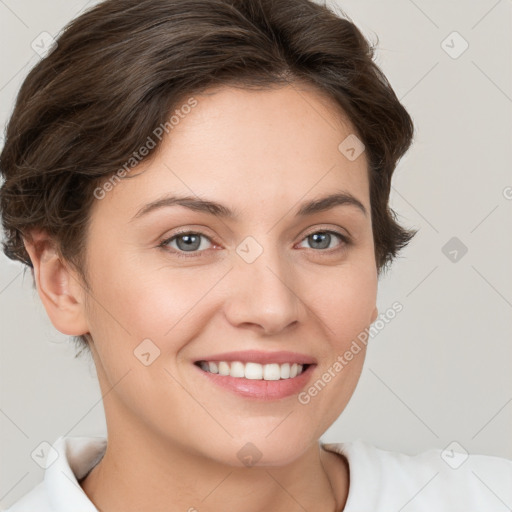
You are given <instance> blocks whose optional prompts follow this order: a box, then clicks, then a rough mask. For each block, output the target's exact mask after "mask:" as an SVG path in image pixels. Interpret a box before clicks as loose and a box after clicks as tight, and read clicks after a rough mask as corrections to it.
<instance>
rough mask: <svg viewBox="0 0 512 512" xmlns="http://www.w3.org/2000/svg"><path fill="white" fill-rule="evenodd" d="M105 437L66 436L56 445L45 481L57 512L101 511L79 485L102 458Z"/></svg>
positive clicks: (105, 441) (56, 442)
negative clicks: (79, 481) (71, 511)
mask: <svg viewBox="0 0 512 512" xmlns="http://www.w3.org/2000/svg"><path fill="white" fill-rule="evenodd" d="M106 447H107V439H106V438H104V437H63V436H60V437H59V438H58V439H57V440H56V441H55V443H54V444H53V447H52V449H53V450H54V451H53V452H52V454H53V458H55V461H54V462H53V463H52V464H51V465H50V466H49V467H47V468H46V471H45V475H44V481H45V485H46V488H47V490H48V497H49V499H50V502H51V504H52V507H53V508H54V509H55V512H70V510H73V512H98V511H97V509H96V507H95V506H94V504H93V503H92V502H91V500H89V498H88V497H87V495H86V494H85V492H84V491H83V489H82V487H81V486H80V484H79V483H78V480H80V479H81V478H82V477H84V476H85V475H86V474H87V473H88V472H89V470H91V469H92V468H93V467H94V466H95V465H96V464H97V463H98V462H99V461H100V459H101V458H102V457H103V455H104V453H105V450H106Z"/></svg>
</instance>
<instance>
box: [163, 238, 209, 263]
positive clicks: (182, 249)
mask: <svg viewBox="0 0 512 512" xmlns="http://www.w3.org/2000/svg"><path fill="white" fill-rule="evenodd" d="M203 240H208V241H209V242H210V243H212V242H211V240H210V238H209V237H207V236H206V235H205V234H203V233H197V232H194V231H185V232H182V233H178V234H176V235H174V236H172V237H171V238H167V239H166V240H163V241H162V242H161V243H160V245H159V247H162V248H166V247H168V246H169V245H170V244H172V243H174V242H176V246H171V248H172V249H173V251H172V252H173V253H174V254H176V255H177V256H179V257H185V258H188V257H194V256H201V254H200V253H201V252H203V251H204V250H205V249H207V248H208V247H206V248H205V246H204V245H205V244H203V243H202V242H203ZM199 249H201V250H199ZM184 253H192V254H184ZM194 253H199V254H194Z"/></svg>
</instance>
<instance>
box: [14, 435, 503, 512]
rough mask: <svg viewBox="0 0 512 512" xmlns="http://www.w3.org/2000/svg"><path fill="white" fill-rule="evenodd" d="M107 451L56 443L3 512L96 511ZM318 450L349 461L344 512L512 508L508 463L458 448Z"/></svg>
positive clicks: (94, 445)
mask: <svg viewBox="0 0 512 512" xmlns="http://www.w3.org/2000/svg"><path fill="white" fill-rule="evenodd" d="M106 445H107V440H106V438H101V437H63V436H61V437H59V438H58V439H57V441H55V443H54V444H53V448H54V449H55V451H53V450H50V451H49V453H48V458H47V462H46V464H45V466H47V468H46V470H45V474H44V480H43V481H42V482H40V483H39V484H38V485H36V486H35V487H34V488H33V489H32V490H31V491H29V492H28V493H27V494H25V495H24V496H23V497H22V498H21V499H20V500H18V501H17V502H16V503H15V504H14V505H12V506H11V507H10V508H9V509H7V512H98V511H97V509H96V508H95V506H94V505H93V503H92V502H91V501H90V500H89V499H88V497H87V495H86V494H85V493H84V492H83V490H82V488H81V487H80V484H79V483H78V481H79V480H80V479H81V478H82V477H84V476H85V475H86V474H87V473H88V471H89V470H90V469H92V468H93V467H94V466H95V465H96V464H97V463H98V462H99V461H100V460H101V457H102V456H103V454H104V452H105V448H106ZM321 445H322V446H323V447H324V448H325V449H326V450H329V451H332V452H336V453H342V454H343V455H345V457H346V458H347V460H348V464H349V471H350V487H349V493H348V498H347V503H346V505H345V508H344V512H390V511H394V512H398V511H403V512H427V511H428V512H505V511H507V510H510V509H511V507H512V460H508V459H505V458H501V457H494V456H490V455H469V456H468V455H467V454H466V453H462V450H461V449H460V448H461V447H460V445H457V444H456V443H452V445H453V447H455V449H456V450H455V451H454V450H451V449H447V450H444V451H442V450H440V449H431V450H427V451H424V452H422V453H420V454H419V455H406V454H404V453H400V452H391V451H387V450H382V449H380V448H377V447H376V446H373V445H371V444H369V443H367V442H365V441H361V440H357V441H351V442H346V443H328V444H326V443H323V442H321ZM452 445H450V447H451V446H452ZM458 447H460V448H459V451H457V448H458ZM50 457H52V459H51V460H50Z"/></svg>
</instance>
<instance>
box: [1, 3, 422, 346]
mask: <svg viewBox="0 0 512 512" xmlns="http://www.w3.org/2000/svg"><path fill="white" fill-rule="evenodd" d="M374 49H375V47H373V46H372V45H371V44H370V43H369V42H368V41H367V40H366V39H365V37H364V36H363V35H362V33H361V32H360V31H359V30H358V28H357V27H356V26H355V25H354V24H353V23H352V21H351V20H350V18H349V17H348V16H347V15H346V14H345V13H342V16H340V15H338V14H336V13H334V12H333V11H331V10H330V9H329V8H327V7H325V6H322V5H319V4H316V3H314V2H313V1H310V0H279V1H275V0H142V1H141V0H124V1H119V0H107V1H104V2H102V3H100V4H98V5H97V6H95V7H94V8H92V9H91V10H89V11H87V12H85V13H84V14H82V15H81V16H79V17H78V18H76V19H75V20H73V21H72V22H71V23H70V24H69V25H68V26H67V27H66V29H65V30H64V32H63V33H62V35H61V36H60V37H59V38H58V39H57V46H56V48H55V49H54V50H53V52H51V53H50V54H49V55H48V56H46V58H44V59H42V60H41V61H40V62H39V63H38V64H37V65H36V66H35V67H34V68H33V69H32V70H31V71H30V73H29V74H28V76H27V78H26V79H25V81H24V82H23V85H22V87H21V89H20V91H19V94H18V97H17V100H16V104H15V108H14V111H13V114H12V116H11V118H10V121H9V123H8V126H7V130H6V137H5V145H4V148H3V151H2V153H1V155H0V173H1V174H2V175H3V178H4V180H5V181H4V183H3V184H2V187H1V189H0V214H1V219H2V226H3V229H4V231H5V235H6V239H5V241H3V243H2V245H3V251H4V253H5V254H6V255H7V257H9V258H11V259H13V260H18V261H21V262H23V263H24V264H26V265H28V266H29V267H32V263H31V261H30V258H29V256H28V254H27V252H26V249H25V246H24V243H23V238H24V237H25V238H28V237H29V230H30V229H32V228H39V229H44V230H45V231H46V232H47V233H48V234H49V235H50V236H51V237H52V239H53V240H54V241H55V243H56V248H57V250H58V251H59V254H60V255H61V256H62V258H64V259H65V260H66V261H68V262H69V263H70V264H71V265H72V266H73V267H74V268H75V269H76V270H77V271H78V273H79V275H80V276H81V277H82V279H83V280H84V283H87V272H86V261H85V246H86V235H87V227H88V223H89V220H90V215H89V213H90V209H91V206H92V204H93V202H94V201H95V200H97V199H96V197H95V195H94V190H95V189H97V187H98V186H99V184H101V183H104V181H105V179H108V178H110V177H111V176H113V175H114V173H116V172H118V171H119V169H120V168H123V166H126V162H127V161H129V160H130V158H132V157H133V155H134V154H135V153H136V152H137V151H138V150H139V149H140V148H141V147H142V146H143V145H144V144H145V143H146V141H147V140H148V137H151V136H152V135H153V134H154V132H155V130H157V129H158V127H159V126H165V123H166V122H167V121H168V119H169V116H170V115H171V113H172V111H173V110H174V109H175V108H176V107H177V106H179V104H180V102H181V101H182V100H183V98H186V97H189V96H191V95H193V94H200V93H201V92H203V91H205V90H207V89H209V88H212V87H217V86H222V85H238V86H241V87H247V88H248V87H260V88H270V87H272V86H275V85H286V84H288V83H291V84H293V82H304V83H308V84H311V85H313V86H315V87H316V88H317V89H318V90H319V91H322V92H324V93H325V94H326V95H327V96H329V97H330V98H331V99H332V100H334V101H335V102H336V103H337V104H338V105H339V106H340V107H341V108H342V110H343V111H344V112H345V114H346V115H347V116H348V118H349V119H350V122H351V123H352V125H353V126H354V127H355V129H356V131H357V135H358V137H360V138H361V139H362V141H363V143H364V144H365V147H366V156H367V158H368V162H369V169H368V173H369V182H370V202H371V216H372V227H373V237H374V245H375V258H376V264H377V270H378V273H379V274H380V273H381V271H382V270H383V269H386V268H387V266H388V265H389V264H390V263H391V261H392V260H393V259H394V258H395V257H396V255H397V253H398V251H399V250H400V249H401V248H403V247H404V246H405V245H407V244H408V242H409V241H410V239H412V237H413V236H414V235H415V234H416V230H406V229H404V228H402V227H401V226H400V225H399V224H398V223H397V222H396V215H395V213H394V212H393V210H391V209H390V208H389V205H388V201H389V194H390V187H391V177H392V174H393V172H394V169H395V167H396V164H397V162H398V160H399V159H400V158H401V157H402V156H403V154H404V153H405V152H406V151H407V149H408V148H409V146H410V144H411V141H412V137H413V123H412V120H411V117H410V116H409V114H408V113H407V111H406V110H405V108H404V107H403V106H402V105H401V104H400V102H399V100H398V99H397V97H396V95H395V93H394V92H393V89H392V88H391V85H390V84H389V82H388V80H387V79H386V77H385V76H384V74H383V73H382V71H381V70H380V69H379V67H378V66H377V65H376V64H375V63H374V61H373V56H374ZM153 138H154V136H153ZM158 142H159V141H157V144H156V147H158ZM154 152H155V149H153V150H152V153H151V154H152V155H153V154H154ZM150 156H151V155H150ZM150 156H147V158H149V157H150ZM126 177H131V176H126ZM32 268H33V267H32ZM75 341H78V342H79V344H81V345H84V346H86V345H87V339H86V337H84V336H80V337H77V338H75ZM84 348H85V347H84Z"/></svg>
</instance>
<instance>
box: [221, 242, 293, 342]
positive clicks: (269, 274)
mask: <svg viewBox="0 0 512 512" xmlns="http://www.w3.org/2000/svg"><path fill="white" fill-rule="evenodd" d="M293 282H294V281H293V268H292V267H291V266H290V264H289V263H288V262H286V261H283V257H282V256H280V255H279V254H278V252H277V250H264V251H263V253H262V254H261V255H260V256H259V257H258V258H257V259H256V260H255V261H253V262H252V263H248V262H246V261H244V260H243V259H242V258H240V259H238V260H237V261H236V263H235V265H234V268H233V270H232V271H231V272H230V282H229V284H228V286H229V295H228V299H227V300H226V302H225V314H226V317H227V319H228V321H229V322H230V323H231V324H232V325H233V326H235V327H238V328H240V327H246V328H247V327H248V328H253V329H256V330H259V331H261V332H262V333H264V334H266V335H272V334H276V333H279V332H282V331H283V330H285V329H287V328H291V327H292V326H293V325H294V324H296V323H298V321H299V314H300V312H301V311H302V308H303V304H302V301H301V298H300V294H299V292H298V291H297V290H294V286H293Z"/></svg>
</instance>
